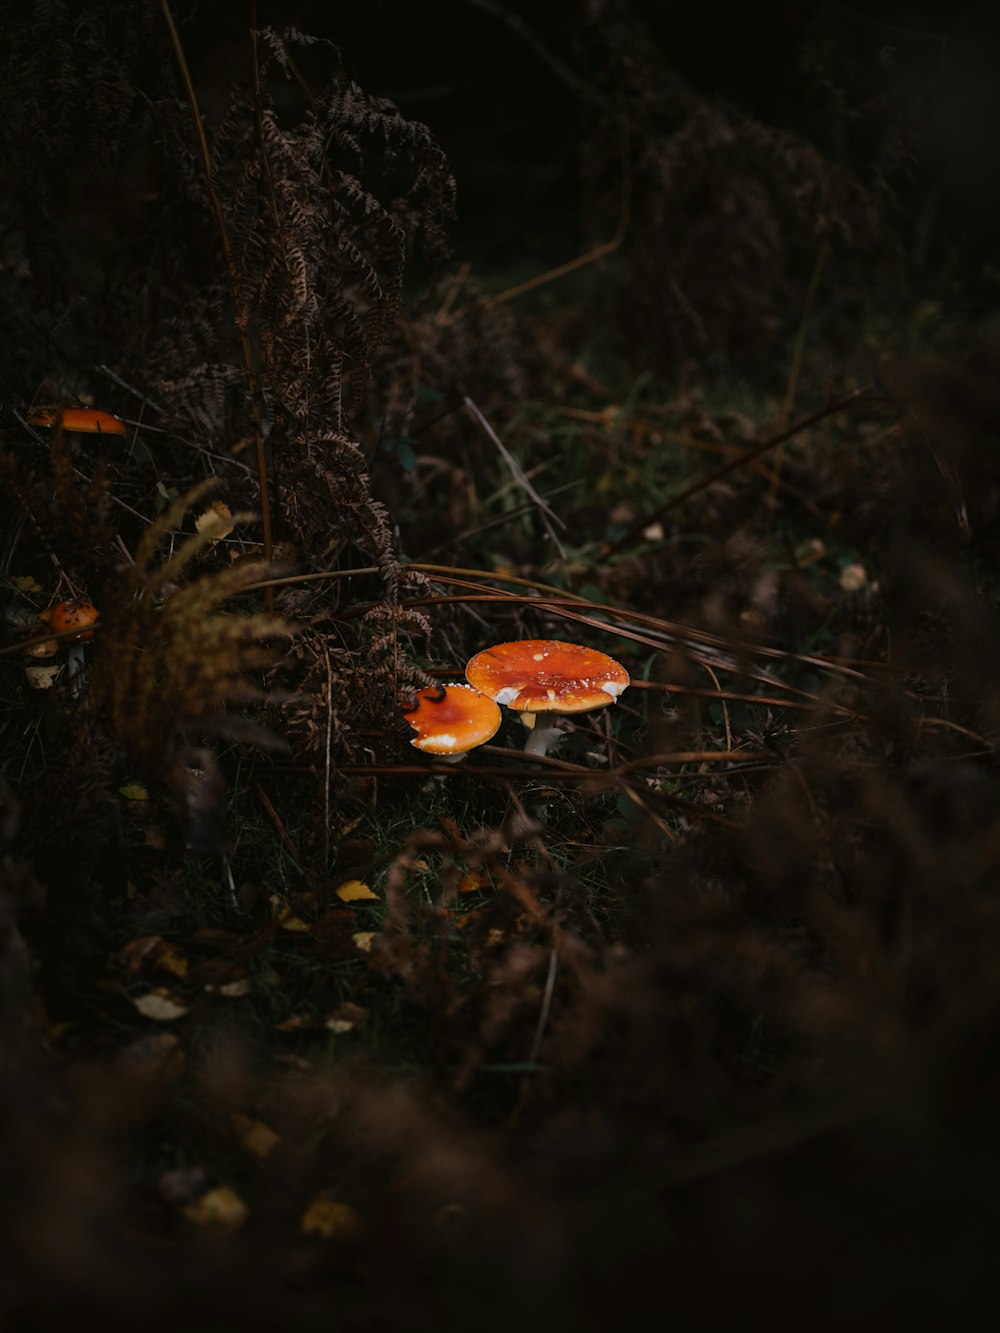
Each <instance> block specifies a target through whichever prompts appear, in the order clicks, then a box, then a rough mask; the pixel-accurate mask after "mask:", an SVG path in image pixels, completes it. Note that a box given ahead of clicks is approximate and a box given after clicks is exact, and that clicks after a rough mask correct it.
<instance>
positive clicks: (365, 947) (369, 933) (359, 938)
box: [351, 930, 376, 953]
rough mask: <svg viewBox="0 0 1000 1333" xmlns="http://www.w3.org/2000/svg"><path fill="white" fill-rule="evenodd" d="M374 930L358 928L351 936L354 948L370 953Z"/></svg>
mask: <svg viewBox="0 0 1000 1333" xmlns="http://www.w3.org/2000/svg"><path fill="white" fill-rule="evenodd" d="M375 935H376V932H375V931H374V930H359V931H357V932H356V933H355V934H354V935H352V936H351V939H352V941H353V942H354V947H355V949H360V951H361V952H362V953H371V951H372V941H373V940H374V938H375Z"/></svg>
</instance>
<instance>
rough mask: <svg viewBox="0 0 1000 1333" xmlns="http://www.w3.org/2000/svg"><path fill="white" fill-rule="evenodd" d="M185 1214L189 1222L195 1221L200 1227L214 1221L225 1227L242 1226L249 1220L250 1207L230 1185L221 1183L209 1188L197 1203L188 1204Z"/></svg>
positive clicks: (184, 1210) (209, 1224)
mask: <svg viewBox="0 0 1000 1333" xmlns="http://www.w3.org/2000/svg"><path fill="white" fill-rule="evenodd" d="M182 1211H183V1213H184V1216H185V1217H186V1218H187V1219H188V1221H189V1222H194V1223H196V1224H197V1225H198V1226H200V1227H207V1226H211V1225H212V1224H213V1223H214V1224H215V1225H217V1226H224V1227H232V1228H234V1229H235V1228H236V1227H241V1226H242V1225H243V1223H244V1222H245V1221H246V1220H247V1214H248V1213H249V1211H250V1210H249V1208H247V1206H246V1204H245V1203H244V1202H243V1200H242V1199H241V1198H240V1196H239V1195H238V1194H237V1193H236V1191H235V1190H231V1189H230V1188H229V1186H228V1185H220V1186H218V1188H217V1189H214V1190H208V1191H207V1192H206V1193H205V1194H203V1195H202V1196H201V1198H200V1199H198V1200H197V1201H196V1202H195V1203H191V1204H188V1206H187V1207H186V1208H184V1209H183V1210H182Z"/></svg>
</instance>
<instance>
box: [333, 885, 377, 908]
mask: <svg viewBox="0 0 1000 1333" xmlns="http://www.w3.org/2000/svg"><path fill="white" fill-rule="evenodd" d="M336 894H337V897H338V898H339V899H340V901H341V902H344V903H356V902H363V901H369V900H371V901H374V902H378V894H377V893H372V891H371V889H370V888H369V887H368V885H367V884H364V883H362V881H361V880H360V879H345V880H344V882H343V884H341V885H339V886H338V888H337V889H336Z"/></svg>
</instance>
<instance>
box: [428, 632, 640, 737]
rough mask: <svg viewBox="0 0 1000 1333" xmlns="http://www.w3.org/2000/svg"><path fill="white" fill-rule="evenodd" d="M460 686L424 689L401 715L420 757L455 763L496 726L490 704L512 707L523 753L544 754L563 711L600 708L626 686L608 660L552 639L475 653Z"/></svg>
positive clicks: (495, 713)
mask: <svg viewBox="0 0 1000 1333" xmlns="http://www.w3.org/2000/svg"><path fill="white" fill-rule="evenodd" d="M465 676H466V680H467V681H468V682H469V683H468V684H467V685H443V686H433V685H432V686H429V687H428V688H426V689H423V690H419V691H418V692H417V701H416V706H415V707H414V708H412V709H411V710H410V711H409V712H406V713H404V714H403V716H404V717H405V718H406V720H407V722H409V724H410V726H411V727H413V729H414V731H416V733H417V735H416V737H415V738H414V739H413V740H412V741H411V742H410V744H411V745H415V746H416V747H417V749H418V750H423V751H424V752H425V753H426V754H433V755H439V756H441V757H442V758H444V759H448V760H458V759H461V758H462V757H463V756H464V755H465V754H466V753H467V752H468V751H469V750H472V749H474V748H475V747H476V746H477V745H482V744H484V743H485V742H486V741H488V740H490V739H491V738H492V737H493V736H494V735H495V733H496V731H497V728H498V727H499V726H500V709H499V708H498V706H497V705H498V704H504V705H506V706H507V707H508V708H513V709H514V710H515V712H517V713H519V714H520V716H521V721H522V722H523V723H524V725H525V726H526V727H529V728H530V729H531V732H530V735H529V736H528V740H527V742H526V744H525V747H524V752H525V754H532V755H544V754H547V753H548V750H549V748H550V747H551V745H552V744H553V743H554V741H555V740H557V739H558V736H559V733H558V731H557V730H556V725H555V720H556V718H557V717H559V716H560V715H562V714H565V713H587V712H590V711H592V710H593V709H595V708H604V707H606V706H607V705H608V704H611V703H613V702H614V701H615V699H617V698H618V696H619V695H620V694H621V693H622V691H623V690H625V689H627V687H628V684H629V676H628V672H627V671H626V670H625V668H624V667H623V666H621V665H620V663H618V662H616V661H615V660H614V658H613V657H608V656H607V654H606V653H599V652H597V651H596V650H595V649H593V648H583V647H581V646H580V645H579V644H575V643H563V642H562V641H561V640H559V639H518V640H516V641H515V642H513V643H498V644H496V645H495V646H494V647H493V648H486V649H484V651H483V652H481V653H477V654H476V656H475V657H473V658H472V660H471V661H470V662H469V665H468V666H467V667H466V669H465Z"/></svg>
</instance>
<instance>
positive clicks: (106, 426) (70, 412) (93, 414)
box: [28, 407, 126, 435]
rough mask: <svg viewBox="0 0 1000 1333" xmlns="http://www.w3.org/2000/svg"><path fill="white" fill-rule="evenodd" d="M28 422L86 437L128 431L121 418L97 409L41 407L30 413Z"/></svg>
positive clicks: (121, 433)
mask: <svg viewBox="0 0 1000 1333" xmlns="http://www.w3.org/2000/svg"><path fill="white" fill-rule="evenodd" d="M28 422H29V424H30V425H32V426H43V427H46V428H52V427H55V426H59V425H61V426H62V428H63V430H76V431H80V432H81V433H82V434H84V435H124V434H125V431H126V427H125V422H124V421H122V419H121V417H116V416H114V415H113V414H112V413H111V412H101V411H100V410H99V409H98V408H96V407H40V408H37V409H36V410H35V411H34V412H31V413H29V415H28Z"/></svg>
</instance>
